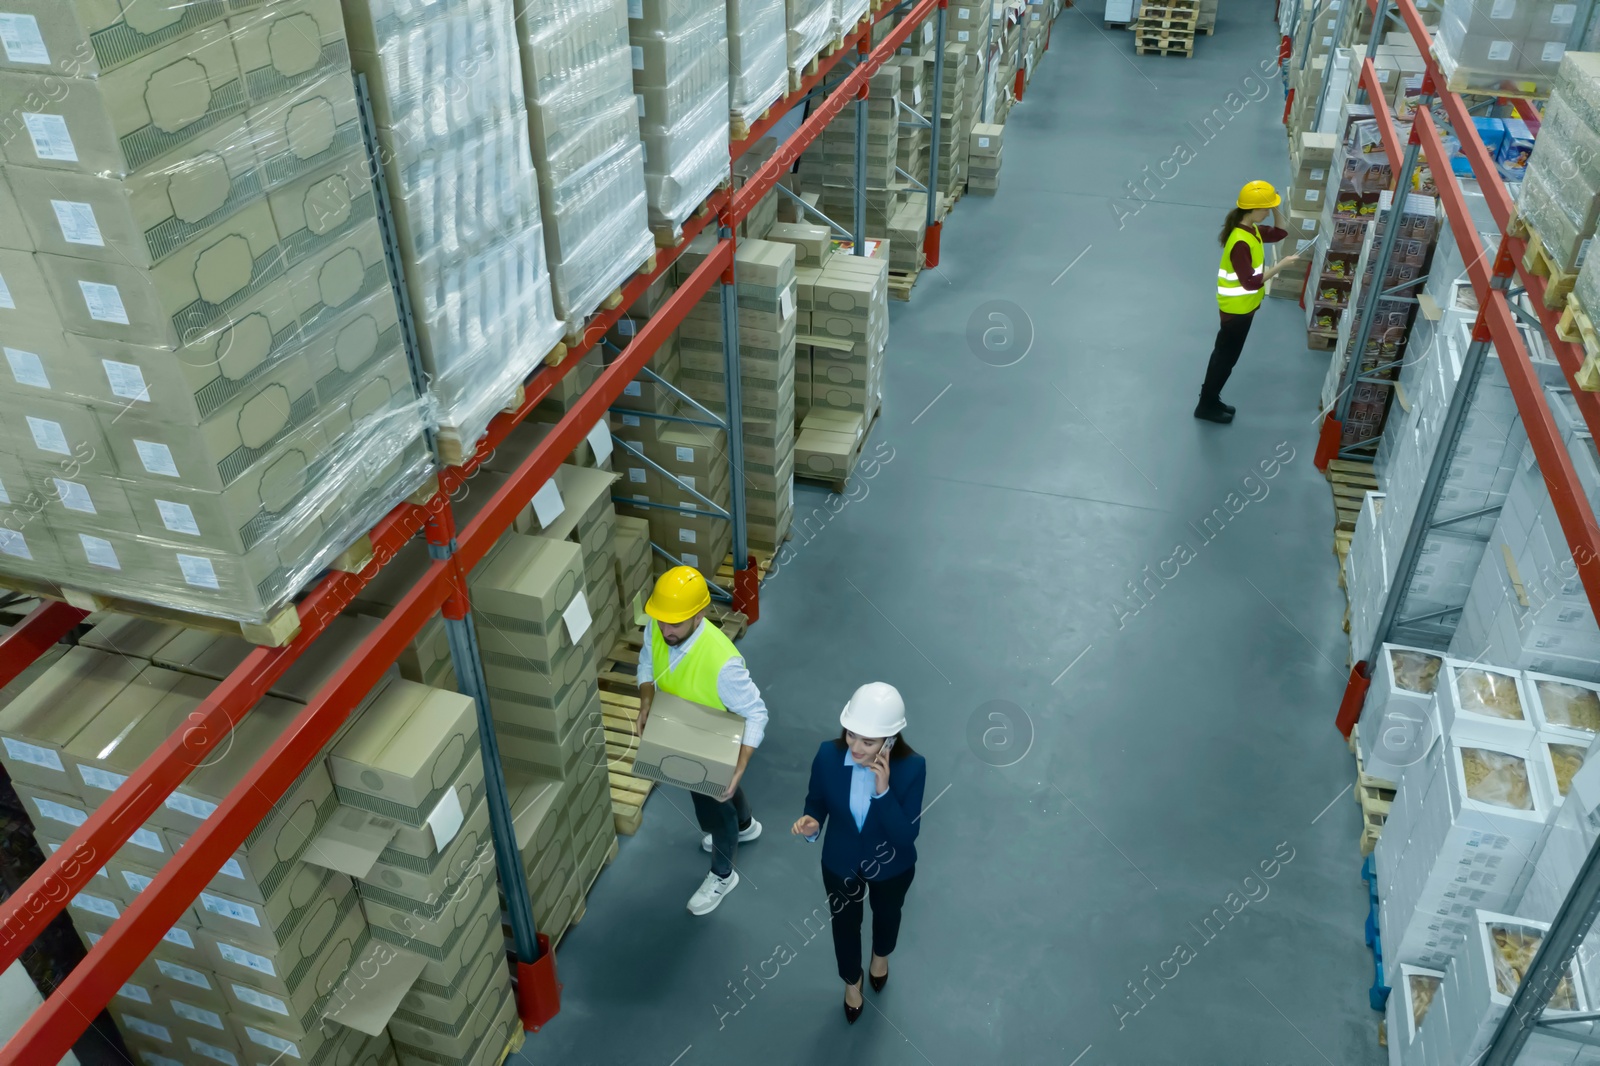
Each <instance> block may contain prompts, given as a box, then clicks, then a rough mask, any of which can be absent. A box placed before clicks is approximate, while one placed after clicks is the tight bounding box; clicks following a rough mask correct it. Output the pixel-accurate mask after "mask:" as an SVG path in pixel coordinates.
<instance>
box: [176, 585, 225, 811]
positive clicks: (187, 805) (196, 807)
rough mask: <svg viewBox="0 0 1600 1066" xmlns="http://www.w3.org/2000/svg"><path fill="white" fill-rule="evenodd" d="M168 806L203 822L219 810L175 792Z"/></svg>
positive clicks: (201, 800) (211, 805)
mask: <svg viewBox="0 0 1600 1066" xmlns="http://www.w3.org/2000/svg"><path fill="white" fill-rule="evenodd" d="M206 565H207V566H209V565H211V564H210V562H209V561H207V562H206ZM189 584H191V585H192V584H194V582H193V581H191V582H189ZM166 805H167V806H168V807H169V808H171V809H172V810H175V811H177V812H178V813H179V814H187V815H188V816H189V817H191V818H195V819H198V820H200V821H202V822H203V821H205V820H206V819H207V818H210V817H211V816H212V815H213V814H215V813H216V810H217V805H216V804H215V803H207V802H206V801H205V800H203V799H195V798H194V797H193V796H185V795H184V794H183V793H181V792H174V793H173V794H172V795H170V796H168V797H167V799H166Z"/></svg>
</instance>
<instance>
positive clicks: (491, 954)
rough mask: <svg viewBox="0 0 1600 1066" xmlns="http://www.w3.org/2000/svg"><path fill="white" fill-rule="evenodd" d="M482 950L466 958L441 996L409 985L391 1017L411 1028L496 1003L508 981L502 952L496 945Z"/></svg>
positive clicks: (429, 987) (509, 975)
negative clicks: (465, 962) (486, 1002)
mask: <svg viewBox="0 0 1600 1066" xmlns="http://www.w3.org/2000/svg"><path fill="white" fill-rule="evenodd" d="M484 948H485V950H482V951H478V952H476V953H474V954H473V955H471V956H470V957H469V958H468V960H467V965H466V966H464V967H463V968H462V969H461V970H460V972H459V973H458V974H457V975H456V977H455V979H454V980H452V981H451V982H450V984H449V988H448V989H447V990H445V994H444V995H440V994H438V993H439V991H440V990H439V989H437V988H436V987H435V986H431V985H430V986H424V987H418V986H417V985H413V986H412V988H411V990H410V991H409V992H407V993H406V996H405V998H404V999H402V1000H401V1001H400V1007H399V1009H398V1010H397V1011H396V1012H395V1017H396V1018H398V1019H400V1020H401V1021H403V1022H406V1023H409V1024H412V1025H418V1024H425V1023H426V1021H427V1019H429V1018H459V1017H460V1015H461V1012H462V1011H463V1009H464V1008H475V1007H477V1006H478V1005H479V1004H481V1003H483V1002H485V1001H491V1000H496V999H498V997H499V996H500V995H502V994H503V991H504V989H505V988H506V987H507V986H508V985H509V983H510V980H511V974H510V971H509V970H508V968H507V966H506V959H505V952H504V951H503V950H500V946H499V945H498V944H495V945H489V944H486V945H484Z"/></svg>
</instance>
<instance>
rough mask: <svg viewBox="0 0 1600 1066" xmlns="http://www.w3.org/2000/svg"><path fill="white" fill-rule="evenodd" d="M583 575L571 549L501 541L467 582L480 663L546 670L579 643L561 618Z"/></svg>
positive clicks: (529, 540) (531, 540)
mask: <svg viewBox="0 0 1600 1066" xmlns="http://www.w3.org/2000/svg"><path fill="white" fill-rule="evenodd" d="M583 473H592V472H590V471H583ZM603 476H604V477H605V478H606V479H608V480H609V478H610V477H611V475H610V474H604V475H603ZM583 573H584V569H583V555H582V552H581V551H580V549H579V548H578V546H577V545H576V544H572V543H570V542H566V541H556V540H551V539H549V538H546V537H529V536H523V535H521V534H516V533H513V534H509V535H507V536H504V537H501V538H500V540H499V541H498V542H497V543H496V544H495V547H494V548H493V549H491V551H490V554H489V556H488V557H487V558H486V559H485V560H484V561H483V562H482V563H480V564H479V565H478V566H477V567H476V568H475V569H474V570H473V573H472V579H471V583H472V599H473V606H474V608H475V610H476V612H477V614H478V617H479V622H480V624H479V626H478V630H479V633H478V639H479V642H480V644H481V646H482V648H483V651H484V653H485V661H486V662H488V661H498V662H504V663H506V664H508V665H513V666H521V665H527V666H529V667H544V668H548V667H549V666H550V665H551V664H553V663H554V662H555V661H556V660H557V659H558V658H559V657H560V656H561V655H562V654H563V652H564V651H566V650H567V649H571V648H574V647H575V646H576V645H577V644H578V643H580V642H578V641H574V640H573V639H572V634H571V632H570V631H569V627H568V626H567V625H566V624H565V623H564V622H563V620H562V612H564V611H566V610H567V608H568V607H570V606H571V605H572V602H573V599H574V598H575V597H576V596H577V595H578V593H579V592H580V591H581V590H582V587H583ZM583 636H584V637H587V636H588V634H587V633H585V634H583Z"/></svg>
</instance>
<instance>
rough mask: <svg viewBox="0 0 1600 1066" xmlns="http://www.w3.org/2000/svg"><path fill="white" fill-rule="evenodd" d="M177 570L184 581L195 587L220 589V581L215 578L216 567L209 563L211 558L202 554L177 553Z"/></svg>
mask: <svg viewBox="0 0 1600 1066" xmlns="http://www.w3.org/2000/svg"><path fill="white" fill-rule="evenodd" d="M177 557H178V571H179V572H180V573H181V574H183V580H184V582H185V583H187V584H190V585H193V586H194V587H195V588H197V589H220V588H222V582H220V581H218V580H217V568H216V567H214V566H212V565H211V560H210V559H207V558H206V557H205V556H203V555H185V554H183V553H182V552H178V553H177Z"/></svg>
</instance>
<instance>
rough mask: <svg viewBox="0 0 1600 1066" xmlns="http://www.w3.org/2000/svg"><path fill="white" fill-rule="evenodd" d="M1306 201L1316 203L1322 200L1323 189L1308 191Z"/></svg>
mask: <svg viewBox="0 0 1600 1066" xmlns="http://www.w3.org/2000/svg"><path fill="white" fill-rule="evenodd" d="M1306 199H1307V200H1309V201H1310V202H1312V203H1316V202H1317V201H1318V200H1320V199H1322V190H1321V189H1307V190H1306Z"/></svg>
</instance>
